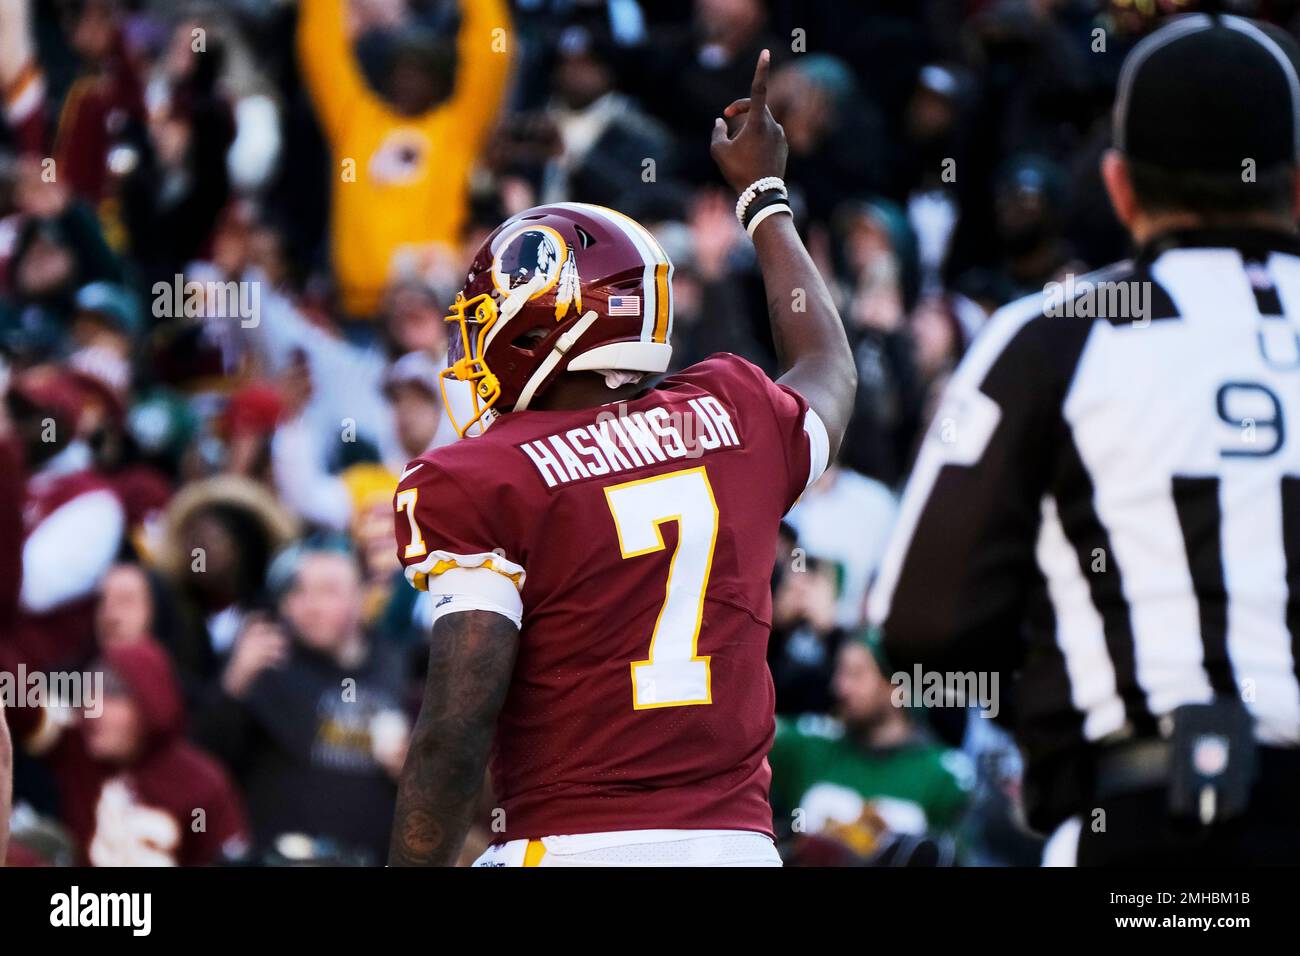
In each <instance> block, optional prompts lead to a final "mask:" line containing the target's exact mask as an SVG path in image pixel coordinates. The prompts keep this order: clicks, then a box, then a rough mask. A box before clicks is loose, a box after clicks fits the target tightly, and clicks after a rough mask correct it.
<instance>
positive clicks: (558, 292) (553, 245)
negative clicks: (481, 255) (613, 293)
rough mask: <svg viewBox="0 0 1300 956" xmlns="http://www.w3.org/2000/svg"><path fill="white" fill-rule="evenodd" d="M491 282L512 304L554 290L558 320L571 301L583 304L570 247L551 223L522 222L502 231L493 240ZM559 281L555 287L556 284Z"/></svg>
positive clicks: (556, 317)
mask: <svg viewBox="0 0 1300 956" xmlns="http://www.w3.org/2000/svg"><path fill="white" fill-rule="evenodd" d="M492 283H493V285H495V286H496V289H497V291H498V292H499V293H501V294H502V295H503V296H505V298H506V300H507V301H508V302H511V301H513V302H517V303H518V304H517V306H515V308H508V307H507V308H504V309H503V311H504V312H505V313H506V314H507V315H512V314H514V312H516V311H518V308H520V307H522V306H523V304H524V302H531V301H532V300H534V299H536V298H539V297H540V296H543V295H545V294H546V293H547V292H550V291H551V290H552V289H554V290H555V320H556V321H557V322H559V321H561V320H562V319H563V318H564V317H565V315H566V314H567V313H568V311H569V305H570V304H571V303H575V302H576V304H577V307H578V308H579V309H581V308H582V282H581V281H580V279H579V277H578V265H577V261H576V260H575V258H574V255H573V250H572V249H571V248H570V247H569V244H568V243H566V242H565V241H564V237H562V236H561V235H560V234H559V233H558V232H556V231H555V230H554V229H552V228H551V227H550V226H537V225H524V226H522V227H521V228H519V229H515V230H513V231H511V232H506V233H503V234H502V235H501V236H499V237H498V238H497V240H496V241H495V242H494V243H493V244H492ZM557 285H558V288H557Z"/></svg>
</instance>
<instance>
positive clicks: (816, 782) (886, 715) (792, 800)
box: [768, 639, 971, 862]
mask: <svg viewBox="0 0 1300 956" xmlns="http://www.w3.org/2000/svg"><path fill="white" fill-rule="evenodd" d="M875 653H876V652H875V648H874V645H872V644H871V643H869V642H868V641H866V640H863V639H859V640H852V641H848V642H846V643H845V644H844V645H843V646H842V647H841V649H840V652H839V657H838V660H837V661H836V665H835V676H834V685H833V687H834V694H835V698H836V702H837V707H836V709H837V713H838V716H839V720H831V719H829V718H826V717H821V716H817V715H810V716H807V717H804V718H800V719H799V720H794V721H791V720H789V719H786V718H778V720H777V731H776V742H775V743H774V744H773V745H772V752H771V753H770V754H769V755H768V761H769V762H770V763H771V765H772V803H773V806H774V807H776V808H779V809H778V810H777V815H778V822H779V821H780V820H791V819H792V817H791V816H790V815H791V814H793V813H798V814H799V815H800V816H799V820H798V822H799V827H798V828H797V829H796V833H806V834H809V835H812V836H817V837H822V838H825V839H827V840H829V841H831V842H833V843H835V844H838V845H839V846H841V847H843V848H847V850H849V851H850V852H851V853H852V854H853V855H854V856H857V857H859V858H862V859H864V860H870V859H872V858H874V857H877V856H878V855H879V854H881V853H884V852H886V851H888V852H889V853H890V854H891V856H890V859H891V861H892V854H896V853H899V852H900V851H902V852H905V853H906V854H907V855H909V856H910V855H911V854H912V853H918V854H919V855H920V856H921V857H923V858H927V857H928V858H930V859H932V860H933V861H935V862H941V861H942V860H943V859H944V858H945V855H946V856H947V857H948V858H949V859H950V858H951V847H950V846H949V847H948V848H946V849H945V848H944V846H943V845H942V843H940V844H936V845H934V846H931V847H929V848H926V849H921V848H919V847H918V846H917V845H916V838H920V837H924V836H926V835H927V834H929V835H943V834H950V833H951V832H953V830H954V829H955V828H956V826H957V825H958V823H959V822H960V819H961V815H962V811H963V809H964V807H965V805H966V801H967V791H968V789H969V788H970V785H971V770H970V768H969V767H968V765H967V764H968V761H967V760H966V758H965V756H964V755H963V754H961V753H960V752H959V751H954V750H948V749H946V748H944V747H942V746H940V745H938V744H935V743H931V742H930V741H929V740H928V739H927V738H926V736H925V734H923V733H922V732H921V731H920V730H918V729H917V727H916V725H915V724H914V723H913V721H912V718H911V717H910V716H909V715H908V713H907V711H906V710H904V709H903V708H901V707H898V706H897V705H896V704H895V703H894V701H893V699H892V697H893V693H894V690H895V689H894V686H893V685H892V684H891V683H890V681H889V680H888V679H887V678H886V676H885V673H884V672H883V671H882V669H881V667H880V664H879V663H878V661H877V659H876V657H875V656H874V655H875ZM900 838H912V840H911V841H910V845H909V846H907V847H906V848H905V849H904V848H903V847H901V846H899V845H898V841H899V840H900ZM891 848H892V849H891ZM809 849H810V850H811V848H809ZM821 850H822V848H821V847H817V848H816V851H815V852H820V851H821ZM796 852H798V850H796ZM809 855H810V856H812V855H813V852H810V853H809Z"/></svg>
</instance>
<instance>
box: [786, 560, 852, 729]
mask: <svg viewBox="0 0 1300 956" xmlns="http://www.w3.org/2000/svg"><path fill="white" fill-rule="evenodd" d="M778 569H779V571H780V572H781V573H780V575H779V577H778V580H777V585H776V590H775V593H774V594H773V596H772V640H771V643H770V644H769V645H768V652H767V662H768V666H769V667H771V669H772V683H773V684H775V685H776V712H777V713H778V714H785V715H795V716H797V715H799V714H808V713H817V714H821V713H826V712H827V711H829V710H830V709H831V707H832V704H833V702H834V701H833V698H832V697H831V692H830V690H831V674H832V671H833V667H834V661H835V654H836V652H837V650H838V649H839V645H840V642H841V641H842V640H843V638H844V632H843V631H842V630H841V629H840V628H839V627H838V626H836V623H835V615H836V603H835V592H836V580H835V570H836V569H835V566H834V565H832V564H829V563H827V562H824V561H818V560H817V559H816V558H806V557H801V558H799V559H797V560H794V559H792V560H791V561H790V562H788V563H787V564H784V565H778Z"/></svg>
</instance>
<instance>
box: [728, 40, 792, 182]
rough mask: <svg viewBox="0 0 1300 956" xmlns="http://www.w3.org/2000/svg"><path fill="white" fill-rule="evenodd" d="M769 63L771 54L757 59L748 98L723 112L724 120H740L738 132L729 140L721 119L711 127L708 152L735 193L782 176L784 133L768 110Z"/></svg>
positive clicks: (784, 146) (784, 153) (766, 52)
mask: <svg viewBox="0 0 1300 956" xmlns="http://www.w3.org/2000/svg"><path fill="white" fill-rule="evenodd" d="M771 62H772V54H771V53H770V52H769V51H768V50H764V51H763V52H762V53H760V54H759V55H758V66H757V67H756V68H755V70H754V82H753V84H752V85H751V86H750V91H749V96H748V97H747V98H745V99H740V100H736V101H735V102H734V103H732V104H731V105H730V106H728V107H727V108H726V109H725V110H724V111H723V114H722V115H723V116H725V117H726V119H727V120H736V119H737V118H738V117H740V118H743V119H742V125H741V127H740V131H739V132H738V133H736V135H735V136H730V135H729V134H728V132H727V122H726V120H724V119H722V117H719V118H718V119H717V120H715V121H714V124H713V141H712V143H711V145H710V147H709V152H710V154H711V155H712V156H713V161H714V162H715V163H717V164H718V168H719V169H720V170H722V175H723V177H724V178H725V179H726V180H727V182H728V183H730V184H731V187H732V188H733V189H734V190H736V192H738V193H739V192H743V191H744V190H745V189H746V188H747V187H748V186H749V185H750V184H751V183H753V182H754V181H755V180H759V179H762V178H763V177H765V176H784V175H785V158H786V154H787V153H788V152H789V147H788V146H787V144H786V141H785V130H783V129H781V124H780V123H778V122H777V121H776V120H775V119H773V118H772V113H771V111H770V110H769V109H768V108H767V73H768V69H769V67H770V66H771Z"/></svg>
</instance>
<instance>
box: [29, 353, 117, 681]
mask: <svg viewBox="0 0 1300 956" xmlns="http://www.w3.org/2000/svg"><path fill="white" fill-rule="evenodd" d="M82 411H83V393H82V390H81V388H80V387H79V386H78V383H77V382H76V380H75V379H74V378H73V377H72V376H70V375H69V374H68V373H67V372H66V371H65V370H63V369H61V368H58V367H56V366H46V367H41V368H33V369H29V370H28V371H26V372H23V373H21V374H20V375H19V376H18V377H17V378H16V379H15V381H14V383H13V385H12V387H11V389H10V392H9V413H10V415H11V416H12V419H13V422H14V427H15V431H16V433H17V435H18V437H19V440H20V441H21V442H22V446H23V451H24V457H25V459H26V462H27V466H28V468H30V469H31V473H30V475H29V477H28V478H27V482H26V487H25V489H24V503H23V522H24V531H23V546H22V561H23V573H22V590H21V592H20V598H19V604H20V606H19V620H18V626H17V627H16V628H15V632H14V637H13V639H14V642H15V648H16V653H17V654H18V657H19V659H20V660H22V661H23V662H25V663H26V664H27V665H28V666H29V667H32V668H57V667H60V666H75V665H78V664H82V663H84V662H85V660H86V658H87V657H88V656H89V654H90V651H91V641H92V632H91V608H92V604H93V592H94V590H95V588H96V586H97V585H98V584H99V581H100V579H101V578H102V577H103V575H104V573H105V572H106V571H107V570H108V568H109V566H110V564H111V563H112V562H113V559H114V558H115V557H116V556H117V553H118V549H119V548H120V547H121V545H122V538H123V533H124V531H125V526H126V518H125V513H124V512H123V509H122V505H121V502H119V501H118V499H117V496H116V495H115V494H114V493H113V490H112V487H111V486H110V484H109V483H108V481H107V480H105V478H104V476H103V475H101V474H100V473H99V472H97V471H96V470H95V468H94V465H93V462H92V458H91V451H90V448H89V447H88V446H87V444H86V443H85V441H83V440H82V439H81V438H79V437H77V430H78V425H79V421H80V418H81V414H82ZM71 554H75V555H77V560H76V561H75V562H72V563H69V561H68V555H71Z"/></svg>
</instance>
